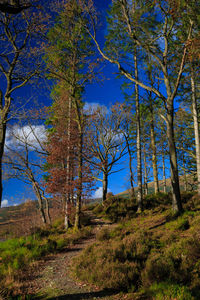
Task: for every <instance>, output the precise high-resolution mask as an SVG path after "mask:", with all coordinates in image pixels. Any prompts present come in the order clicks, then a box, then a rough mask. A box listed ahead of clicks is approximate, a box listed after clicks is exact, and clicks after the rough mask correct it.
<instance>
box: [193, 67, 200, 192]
mask: <svg viewBox="0 0 200 300" xmlns="http://www.w3.org/2000/svg"><path fill="white" fill-rule="evenodd" d="M191 90H192V112H193V122H194V136H195V146H196V147H195V150H196V168H197V190H198V194H199V195H200V140H199V122H198V117H199V116H198V108H197V98H196V86H195V73H194V66H193V65H192V64H191Z"/></svg>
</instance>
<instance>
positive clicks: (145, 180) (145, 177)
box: [143, 144, 148, 195]
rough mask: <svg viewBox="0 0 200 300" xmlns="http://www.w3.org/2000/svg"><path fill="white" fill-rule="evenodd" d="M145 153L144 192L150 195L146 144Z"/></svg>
mask: <svg viewBox="0 0 200 300" xmlns="http://www.w3.org/2000/svg"><path fill="white" fill-rule="evenodd" d="M143 155H144V194H145V195H148V183H147V180H148V179H147V158H146V148H145V144H144V147H143Z"/></svg>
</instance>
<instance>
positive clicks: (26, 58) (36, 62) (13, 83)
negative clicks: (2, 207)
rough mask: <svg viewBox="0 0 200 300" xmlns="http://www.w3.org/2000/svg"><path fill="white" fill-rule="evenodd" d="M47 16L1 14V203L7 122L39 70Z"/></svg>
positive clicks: (29, 13)
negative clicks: (20, 94) (22, 92)
mask: <svg viewBox="0 0 200 300" xmlns="http://www.w3.org/2000/svg"><path fill="white" fill-rule="evenodd" d="M31 13H32V15H31ZM47 18H48V17H47V16H45V18H43V16H42V14H41V13H40V11H37V14H36V13H33V11H32V10H31V9H30V10H26V11H23V13H22V12H21V13H19V14H17V15H11V14H7V13H0V32H1V34H0V80H1V88H0V203H1V198H2V189H3V188H2V157H3V153H4V144H5V136H6V127H7V122H8V121H9V120H10V118H11V114H10V112H11V108H12V105H14V104H15V105H16V104H17V103H16V101H17V92H18V90H22V88H23V87H25V86H26V85H27V84H28V83H29V82H30V81H31V79H33V78H34V77H35V76H36V75H37V74H38V73H39V72H40V71H41V55H40V54H41V52H40V50H41V45H42V35H40V33H41V31H42V34H44V33H45V25H44V22H45V21H47ZM38 36H40V38H39V40H38ZM38 41H39V42H40V43H39V44H38ZM26 100H27V99H26ZM26 100H25V101H26ZM22 106H24V104H23V105H22ZM18 110H20V108H19V107H18Z"/></svg>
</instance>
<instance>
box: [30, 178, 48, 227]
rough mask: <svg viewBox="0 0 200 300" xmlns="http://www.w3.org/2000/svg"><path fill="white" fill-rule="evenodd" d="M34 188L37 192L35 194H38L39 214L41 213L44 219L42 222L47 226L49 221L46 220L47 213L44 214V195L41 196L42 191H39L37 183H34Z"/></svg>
mask: <svg viewBox="0 0 200 300" xmlns="http://www.w3.org/2000/svg"><path fill="white" fill-rule="evenodd" d="M33 188H34V190H35V194H36V196H37V199H38V205H39V212H40V215H41V218H42V222H43V223H44V224H46V223H47V220H46V216H45V212H44V207H43V199H42V195H41V193H40V190H39V188H38V186H37V183H36V182H35V181H33Z"/></svg>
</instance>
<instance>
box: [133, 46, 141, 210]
mask: <svg viewBox="0 0 200 300" xmlns="http://www.w3.org/2000/svg"><path fill="white" fill-rule="evenodd" d="M134 66H135V78H136V80H138V62H137V51H136V49H135V54H134ZM135 105H136V123H137V138H136V139H137V142H136V143H137V185H138V194H137V204H138V210H137V211H138V212H141V211H142V209H143V199H142V155H141V126H140V103H139V90H138V84H135Z"/></svg>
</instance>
